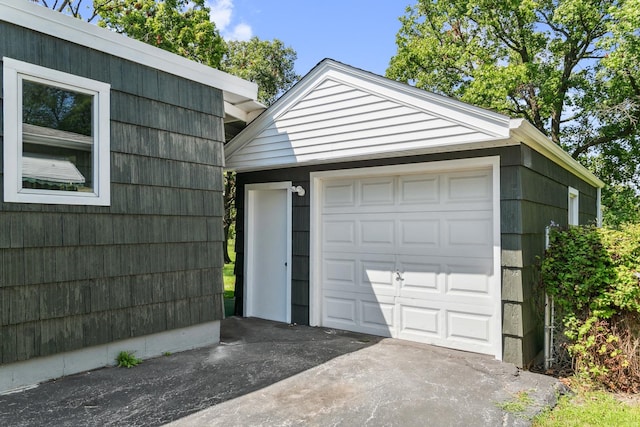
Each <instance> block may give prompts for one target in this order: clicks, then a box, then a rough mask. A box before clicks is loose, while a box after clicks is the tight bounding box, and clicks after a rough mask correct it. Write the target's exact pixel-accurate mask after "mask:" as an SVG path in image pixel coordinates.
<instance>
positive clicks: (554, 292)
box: [542, 224, 640, 392]
mask: <svg viewBox="0 0 640 427" xmlns="http://www.w3.org/2000/svg"><path fill="white" fill-rule="evenodd" d="M549 237H550V238H549V243H550V244H549V248H548V249H547V251H546V253H545V258H544V259H543V261H542V282H543V286H544V288H545V291H546V292H547V293H548V294H549V295H551V296H552V297H553V298H554V301H555V304H556V307H557V308H558V315H559V316H560V319H561V321H562V325H563V327H564V334H565V335H566V336H567V337H568V339H569V342H568V345H567V348H568V350H569V354H570V355H571V356H572V357H573V367H574V369H575V371H576V373H577V374H578V375H580V376H584V377H586V378H588V379H591V380H595V381H597V382H599V383H601V384H603V385H605V386H607V387H608V388H610V389H612V390H620V391H634V392H635V391H638V390H640V362H639V356H640V350H639V342H640V334H639V328H640V273H639V271H640V224H633V225H626V226H622V227H621V228H620V229H619V230H610V229H602V228H596V227H593V226H582V227H570V228H568V229H560V228H554V229H553V230H552V231H551V233H550V236H549Z"/></svg>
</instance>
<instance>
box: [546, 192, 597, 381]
mask: <svg viewBox="0 0 640 427" xmlns="http://www.w3.org/2000/svg"><path fill="white" fill-rule="evenodd" d="M598 191H599V189H598ZM550 230H551V226H549V225H548V226H546V227H545V228H544V248H545V250H546V249H548V248H549V231H550ZM554 318H555V306H554V304H553V298H552V297H550V296H549V294H548V293H546V292H545V294H544V369H545V370H547V369H549V368H550V367H551V363H552V362H553V361H554V357H553V334H554V329H555V326H554V324H553V319H554Z"/></svg>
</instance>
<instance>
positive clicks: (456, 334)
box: [447, 310, 492, 345]
mask: <svg viewBox="0 0 640 427" xmlns="http://www.w3.org/2000/svg"><path fill="white" fill-rule="evenodd" d="M491 321H492V317H491V316H490V315H481V314H477V313H469V312H459V311H452V310H448V311H447V325H448V329H447V339H449V340H450V341H473V342H475V343H476V344H480V345H489V344H490V343H491V339H492V336H491Z"/></svg>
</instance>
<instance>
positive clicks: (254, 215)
mask: <svg viewBox="0 0 640 427" xmlns="http://www.w3.org/2000/svg"><path fill="white" fill-rule="evenodd" d="M225 161H226V167H227V169H229V170H234V171H236V172H237V192H236V194H238V195H241V197H238V198H237V199H236V208H237V219H236V230H237V238H236V253H237V260H238V261H237V263H236V266H235V271H236V290H235V292H236V314H238V315H243V316H249V317H250V316H256V317H264V318H271V319H276V320H278V321H281V322H287V323H289V324H291V325H296V324H309V325H312V326H321V327H326V328H332V329H341V330H347V331H356V332H365V333H370V334H375V335H379V336H385V337H393V338H398V339H404V340H410V341H415V342H420V343H428V344H433V345H438V346H443V347H448V348H454V349H459V350H464V351H472V352H476V353H482V354H487V355H491V356H493V357H495V358H496V359H501V360H505V361H508V362H511V363H514V364H515V365H517V366H520V367H524V366H526V365H527V364H529V363H530V362H531V361H533V360H534V359H536V358H537V357H539V355H540V352H541V350H542V347H543V342H544V322H543V318H544V316H543V314H544V296H542V298H541V296H540V293H539V291H538V277H537V262H538V259H539V257H541V256H543V254H544V241H545V227H547V226H548V225H549V224H550V223H551V222H554V223H555V224H560V225H566V224H568V223H569V222H568V221H569V217H568V216H569V200H572V201H573V202H572V203H573V205H572V206H573V207H572V209H571V210H572V212H573V218H574V219H573V220H572V223H573V221H575V220H576V219H577V220H578V221H579V223H580V224H584V223H593V222H596V223H597V221H598V220H599V218H600V214H599V212H600V209H599V198H600V190H599V189H600V188H601V187H602V185H603V183H602V182H601V181H600V180H598V179H597V178H596V177H595V176H594V175H593V174H591V173H590V172H589V171H588V170H586V169H585V168H584V167H583V166H581V165H580V164H579V163H578V162H576V161H575V160H574V159H572V158H571V157H570V156H569V155H568V154H567V153H566V152H565V151H563V150H562V149H561V148H560V147H558V146H557V145H555V144H554V143H553V142H551V141H550V140H549V139H548V138H547V137H546V136H544V135H543V134H542V133H540V132H539V131H538V130H537V129H536V128H535V127H533V125H531V124H530V123H528V122H527V121H525V120H523V119H512V118H509V117H506V116H503V115H501V114H497V113H495V112H493V111H489V110H485V109H481V108H477V107H474V106H472V105H469V104H465V103H462V102H459V101H457V100H454V99H451V98H446V97H443V96H439V95H437V94H433V93H429V92H426V91H423V90H420V89H417V88H415V87H411V86H409V85H406V84H403V83H400V82H395V81H391V80H389V79H386V78H384V77H381V76H377V75H374V74H371V73H368V72H366V71H363V70H360V69H357V68H354V67H350V66H348V65H345V64H342V63H339V62H336V61H333V60H330V59H326V60H323V61H322V62H320V63H319V64H318V65H317V66H316V67H315V68H314V69H313V70H311V71H310V72H309V74H307V75H306V76H305V77H304V78H303V79H302V80H301V81H300V82H299V83H298V84H296V85H295V86H294V87H293V88H291V89H290V90H289V91H288V92H287V93H286V94H284V95H283V96H282V97H281V98H280V99H279V100H278V101H277V102H276V103H274V104H273V105H271V106H270V107H269V108H268V109H267V110H266V111H265V112H264V113H263V114H262V115H260V116H259V117H258V118H256V119H255V120H254V121H253V122H251V123H250V124H249V125H248V126H247V127H246V128H245V129H244V130H242V131H241V132H240V133H239V134H238V135H237V136H235V137H234V138H233V139H232V140H231V141H230V142H228V143H227V144H226V145H225ZM266 189H270V190H269V191H266ZM276 189H277V191H276ZM258 196H259V197H258ZM275 208H277V209H275ZM272 211H273V213H272ZM285 215H287V216H290V221H291V226H290V228H287V227H284V225H282V224H284V223H283V222H282V219H283V218H284V217H285ZM269 218H272V219H269ZM278 224H281V225H280V226H278ZM278 227H279V228H278ZM276 229H280V230H281V231H279V232H276ZM288 248H290V249H288ZM278 254H279V255H278ZM268 260H271V261H268ZM541 301H542V302H541ZM276 309H277V312H275V310H276ZM272 312H275V315H274V316H272V315H271V314H269V313H272Z"/></svg>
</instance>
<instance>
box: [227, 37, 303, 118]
mask: <svg viewBox="0 0 640 427" xmlns="http://www.w3.org/2000/svg"><path fill="white" fill-rule="evenodd" d="M296 58H297V54H296V51H295V50H293V49H292V48H291V47H286V46H285V45H284V44H283V43H282V42H281V41H280V40H277V39H274V40H273V41H266V40H260V39H259V38H257V37H252V38H251V40H249V41H229V42H227V52H226V54H225V56H224V58H223V60H222V70H223V71H226V72H228V73H230V74H233V75H235V76H238V77H241V78H243V79H245V80H249V81H252V82H254V83H256V84H257V85H258V100H259V101H260V102H262V103H264V104H265V105H271V104H273V103H274V102H275V101H276V99H278V97H279V96H280V95H282V93H284V92H285V91H286V90H287V89H289V88H290V87H291V86H293V85H294V83H295V82H297V81H298V80H299V79H300V76H298V75H297V74H296V73H295V71H294V62H295V60H296Z"/></svg>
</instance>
